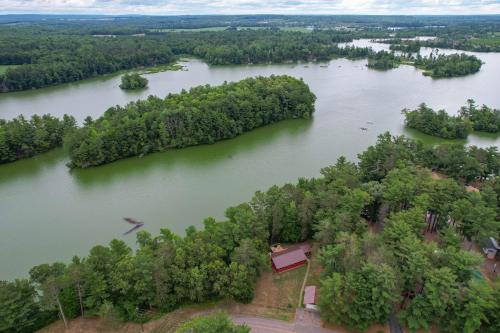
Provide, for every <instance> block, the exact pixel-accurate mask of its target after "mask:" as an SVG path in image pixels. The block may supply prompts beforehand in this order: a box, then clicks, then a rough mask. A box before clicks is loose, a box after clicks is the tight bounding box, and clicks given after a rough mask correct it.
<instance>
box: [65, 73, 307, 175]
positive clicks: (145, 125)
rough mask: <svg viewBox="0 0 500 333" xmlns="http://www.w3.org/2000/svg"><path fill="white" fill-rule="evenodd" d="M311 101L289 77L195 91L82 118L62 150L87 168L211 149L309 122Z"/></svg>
mask: <svg viewBox="0 0 500 333" xmlns="http://www.w3.org/2000/svg"><path fill="white" fill-rule="evenodd" d="M315 99H316V97H315V96H314V94H313V93H312V92H311V91H310V90H309V87H308V86H307V85H306V84H305V83H304V82H303V81H302V80H298V79H295V78H292V77H290V76H286V75H282V76H274V75H273V76H270V77H257V78H249V79H245V80H242V81H239V82H236V83H225V84H223V85H221V86H215V87H212V86H209V85H206V86H199V87H195V88H191V89H190V90H189V91H182V92H181V93H179V94H169V95H168V96H167V97H166V98H165V99H161V98H158V97H154V96H150V97H149V98H148V99H146V100H142V101H141V100H139V101H136V102H132V103H130V104H128V105H127V106H125V107H120V106H116V107H112V108H110V109H108V110H107V111H106V112H105V113H104V115H103V116H102V117H100V118H98V119H96V120H92V119H90V118H87V119H86V120H85V124H84V126H83V127H82V128H79V129H78V130H76V131H75V132H73V133H72V134H71V135H70V136H69V137H68V138H67V140H65V145H66V146H67V148H68V150H69V156H70V159H71V161H70V164H69V165H70V167H77V168H87V167H91V166H96V165H100V164H105V163H109V162H112V161H115V160H118V159H122V158H126V157H130V156H138V155H144V154H148V153H152V152H156V151H163V150H166V149H169V148H182V147H188V146H193V145H199V144H211V143H214V142H217V141H220V140H224V139H230V138H234V137H235V136H238V135H240V134H242V133H244V132H247V131H250V130H252V129H254V128H257V127H261V126H265V125H268V124H272V123H275V122H278V121H281V120H285V119H294V118H309V117H311V115H312V113H313V112H314V101H315Z"/></svg>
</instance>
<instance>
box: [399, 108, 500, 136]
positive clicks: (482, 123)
mask: <svg viewBox="0 0 500 333" xmlns="http://www.w3.org/2000/svg"><path fill="white" fill-rule="evenodd" d="M402 113H403V114H404V116H405V125H406V126H408V127H409V128H414V129H416V130H419V131H420V132H422V133H425V134H429V135H433V136H437V137H441V138H444V139H465V138H467V136H468V135H469V133H470V132H472V130H474V131H478V132H490V133H498V132H499V131H500V110H497V109H492V108H490V107H488V106H486V105H483V106H482V107H480V108H478V107H477V106H476V103H475V101H474V100H472V99H469V100H468V101H467V106H463V107H462V108H460V110H459V111H458V114H457V115H456V116H451V115H449V114H448V113H447V112H446V111H445V110H438V111H434V110H433V109H432V108H430V107H428V106H427V105H426V104H425V103H422V104H420V106H419V107H418V108H417V109H414V110H408V109H404V110H403V111H402Z"/></svg>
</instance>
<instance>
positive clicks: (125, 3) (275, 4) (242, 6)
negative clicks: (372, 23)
mask: <svg viewBox="0 0 500 333" xmlns="http://www.w3.org/2000/svg"><path fill="white" fill-rule="evenodd" d="M22 12H30V13H101V14H104V13H106V14H164V15H173V14H259V13H260V14H262V13H266V14H409V15H411V14H500V0H185V1H184V0H0V13H22Z"/></svg>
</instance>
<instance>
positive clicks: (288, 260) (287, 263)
mask: <svg viewBox="0 0 500 333" xmlns="http://www.w3.org/2000/svg"><path fill="white" fill-rule="evenodd" d="M310 254H311V246H310V245H309V244H307V243H302V244H296V245H294V246H291V247H289V248H286V249H280V251H276V252H273V251H271V252H270V253H269V256H270V257H271V262H272V266H273V269H274V271H275V272H277V273H281V272H285V271H288V270H290V269H294V268H297V267H300V266H302V265H305V264H306V263H307V256H309V255H310Z"/></svg>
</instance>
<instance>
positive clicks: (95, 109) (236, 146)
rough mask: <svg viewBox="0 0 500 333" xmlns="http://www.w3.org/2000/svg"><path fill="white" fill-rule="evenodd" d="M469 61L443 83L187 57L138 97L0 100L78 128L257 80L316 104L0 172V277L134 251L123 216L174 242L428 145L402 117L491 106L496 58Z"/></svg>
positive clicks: (86, 94) (486, 140) (107, 94)
mask: <svg viewBox="0 0 500 333" xmlns="http://www.w3.org/2000/svg"><path fill="white" fill-rule="evenodd" d="M478 56H479V57H481V59H483V61H484V62H485V64H484V65H483V68H482V69H481V71H480V72H479V73H477V74H475V75H471V76H467V77H461V78H453V79H446V80H434V79H432V78H429V77H425V76H423V75H422V74H421V72H420V71H419V70H416V69H415V68H413V67H410V66H401V67H400V68H398V69H396V70H391V71H387V72H381V71H375V70H370V69H368V68H367V67H366V66H365V65H366V60H359V61H349V60H345V59H338V60H332V61H331V62H329V63H324V64H294V65H259V66H257V65H256V66H220V67H219V66H208V65H206V64H204V63H203V62H201V61H197V60H190V61H188V62H186V63H184V65H185V66H186V69H187V70H186V71H176V72H162V73H155V74H150V75H146V77H147V78H148V80H149V88H148V89H146V90H144V91H141V92H134V93H129V92H124V91H122V90H121V89H119V88H118V84H119V81H120V80H119V76H117V75H115V76H107V77H102V78H97V79H92V80H87V81H84V82H79V83H74V84H68V85H63V86H59V87H54V88H46V89H41V90H37V91H28V92H19V93H9V94H3V95H2V94H0V118H6V119H9V118H12V117H15V116H17V115H19V114H24V115H26V116H31V115H32V114H43V113H51V114H53V115H57V116H60V115H62V114H64V113H69V114H72V115H74V116H75V117H76V118H77V119H78V120H79V121H82V120H83V119H84V118H85V117H86V116H87V115H91V116H93V117H98V116H99V115H101V114H102V113H103V112H104V111H105V110H106V108H107V107H109V106H112V105H116V104H125V103H127V102H128V101H132V100H135V99H138V98H144V97H146V96H148V95H150V94H153V95H159V96H165V95H166V94H168V93H169V92H178V91H180V90H181V89H188V88H189V87H192V86H196V85H200V84H207V83H209V84H220V83H222V82H224V81H237V80H241V79H243V78H246V77H249V76H256V75H271V74H288V75H292V76H295V77H301V78H303V79H304V81H305V82H306V83H307V84H309V86H310V88H311V90H312V91H313V92H314V93H315V94H316V96H317V97H318V99H317V102H316V113H315V114H314V117H313V119H311V120H292V121H285V122H282V123H279V124H275V125H272V126H268V127H264V128H260V129H257V130H255V131H252V132H250V133H246V134H244V135H242V136H240V137H238V138H236V139H233V140H228V141H223V142H219V143H216V144H214V145H209V146H198V147H191V148H186V149H182V150H172V151H168V152H164V153H157V154H152V155H148V156H145V157H143V158H130V159H126V160H122V161H118V162H115V163H112V164H109V165H105V166H102V167H98V168H93V169H88V170H75V171H73V172H70V171H69V170H68V169H67V168H66V166H65V163H66V162H67V161H68V158H67V156H66V155H65V153H64V152H63V151H62V150H55V151H52V152H50V153H47V154H43V155H41V156H37V157H35V158H32V159H28V160H23V161H18V162H15V163H11V164H6V165H1V166H0V228H1V229H0V230H1V231H0V279H13V278H16V277H22V276H26V274H27V272H28V270H29V268H31V267H32V266H33V265H36V264H39V263H44V262H53V261H57V260H59V261H68V260H70V258H71V257H72V256H73V255H74V254H78V255H85V254H87V252H88V250H89V249H90V248H91V247H92V246H93V245H96V244H106V243H108V242H109V241H110V240H111V239H113V238H119V239H124V240H126V241H127V242H128V243H129V244H134V241H135V236H134V235H133V234H131V235H128V236H123V232H125V231H126V230H127V229H128V227H129V225H128V224H126V223H125V222H123V220H122V218H123V217H133V218H136V219H139V220H142V221H144V222H145V227H144V229H146V230H148V231H150V232H152V233H157V232H158V230H159V229H160V228H164V227H165V228H170V229H171V230H173V231H174V232H177V233H181V234H182V233H183V232H184V230H185V229H186V228H187V227H188V226H189V225H195V226H201V225H202V221H203V218H205V217H207V216H214V217H216V218H222V217H223V215H224V209H225V208H227V207H229V206H231V205H236V204H238V203H240V202H243V201H246V200H249V199H250V198H251V197H252V194H253V193H254V192H255V191H256V190H265V189H267V188H268V187H269V186H271V185H273V184H284V183H286V182H295V181H296V179H297V178H298V177H301V176H306V177H310V176H316V175H318V174H319V169H320V168H321V167H323V166H327V165H329V164H331V163H334V162H335V160H336V159H337V158H338V157H339V156H341V155H345V156H347V157H348V158H350V159H356V154H357V153H358V152H361V151H362V150H364V149H365V148H366V147H367V146H369V145H371V144H373V143H374V142H375V140H376V137H377V135H379V134H380V133H383V132H385V131H390V132H392V133H393V134H407V135H410V136H412V137H418V138H420V139H422V140H424V141H425V142H427V143H437V142H439V141H438V140H436V139H434V138H431V137H428V136H423V135H419V134H418V133H416V132H413V131H408V130H406V129H404V127H403V116H402V115H401V109H403V108H405V107H410V108H412V107H415V106H417V105H418V104H419V103H421V102H426V103H427V104H429V105H430V106H432V107H434V108H446V109H448V110H449V111H452V112H455V111H456V110H458V108H459V107H460V106H461V105H463V104H464V103H465V101H466V99H467V98H474V99H476V101H477V102H478V103H485V104H487V105H489V106H492V107H496V108H499V107H500V90H499V87H500V54H494V53H488V54H479V55H478ZM325 66H326V67H325ZM360 127H366V128H367V130H366V131H362V130H361V129H360ZM467 144H475V145H480V146H490V145H496V146H498V145H499V144H500V138H499V137H498V136H492V135H485V134H482V135H477V134H474V135H471V136H470V137H469V139H468V141H467Z"/></svg>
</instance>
